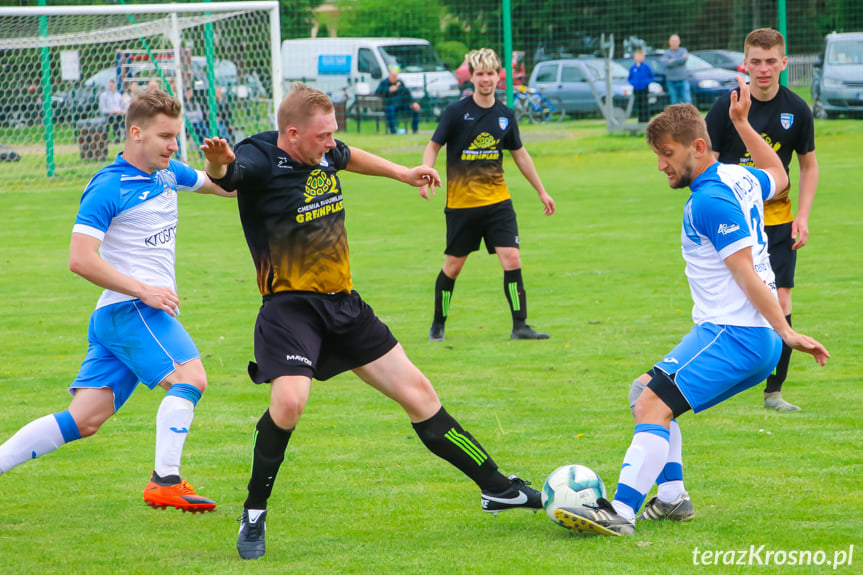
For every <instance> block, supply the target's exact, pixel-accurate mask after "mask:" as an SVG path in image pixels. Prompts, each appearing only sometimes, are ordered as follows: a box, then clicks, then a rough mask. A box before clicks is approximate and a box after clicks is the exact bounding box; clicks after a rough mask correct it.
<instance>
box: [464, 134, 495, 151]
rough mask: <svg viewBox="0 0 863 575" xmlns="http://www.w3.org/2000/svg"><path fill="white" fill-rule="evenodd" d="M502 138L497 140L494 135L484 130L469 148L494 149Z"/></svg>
mask: <svg viewBox="0 0 863 575" xmlns="http://www.w3.org/2000/svg"><path fill="white" fill-rule="evenodd" d="M498 143H500V140H495V139H494V136H492V135H491V134H489V133H488V132H483V133H481V134H480V135H478V136H477V137H476V138H474V139H473V143H472V144H471V145H470V146H469V147H468V150H494V149H496V148H497V145H498Z"/></svg>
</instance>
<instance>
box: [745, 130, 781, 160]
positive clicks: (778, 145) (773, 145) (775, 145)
mask: <svg viewBox="0 0 863 575" xmlns="http://www.w3.org/2000/svg"><path fill="white" fill-rule="evenodd" d="M761 137H762V138H764V141H765V142H767V145H768V146H770V147H771V148H773V151H774V152H777V153H778V152H779V148H781V147H782V142H774V141H773V140H772V139H771V138H770V136H768V135H767V134H765V133H763V132H762V133H761ZM738 164H740V165H741V166H755V160H753V159H752V155H751V154H750V153H749V150H746V154H745V155H744V156H743V157H742V158H740V161H739V162H738Z"/></svg>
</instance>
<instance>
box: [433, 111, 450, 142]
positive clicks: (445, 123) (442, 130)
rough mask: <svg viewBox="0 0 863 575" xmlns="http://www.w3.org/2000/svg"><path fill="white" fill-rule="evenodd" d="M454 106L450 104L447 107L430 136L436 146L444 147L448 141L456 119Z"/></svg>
mask: <svg viewBox="0 0 863 575" xmlns="http://www.w3.org/2000/svg"><path fill="white" fill-rule="evenodd" d="M455 108H456V105H455V104H450V105H449V106H447V108H446V110H444V112H443V115H442V116H441V118H440V121H439V122H438V125H437V128H435V131H434V134H432V138H431V139H432V142H434V143H435V144H438V145H440V146H445V145H446V143H447V140H449V136H450V132H451V131H452V126H453V123H454V122H455V117H456V110H455Z"/></svg>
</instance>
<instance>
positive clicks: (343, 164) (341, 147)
mask: <svg viewBox="0 0 863 575" xmlns="http://www.w3.org/2000/svg"><path fill="white" fill-rule="evenodd" d="M327 155H328V156H329V157H330V159H331V160H332V163H333V167H335V168H336V169H337V170H344V169H345V168H347V167H348V164H349V163H350V161H351V149H350V148H349V147H348V145H347V144H345V143H344V142H342V141H341V140H336V147H335V148H333V149H332V150H330V151H329V152H327Z"/></svg>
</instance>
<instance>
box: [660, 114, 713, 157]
mask: <svg viewBox="0 0 863 575" xmlns="http://www.w3.org/2000/svg"><path fill="white" fill-rule="evenodd" d="M646 136H647V143H648V144H650V147H651V148H656V147H657V146H658V145H659V142H660V140H662V139H663V138H665V137H666V136H670V137H671V139H672V140H674V141H675V142H677V143H678V144H683V145H684V146H688V145H690V144H692V142H694V141H695V140H697V139H702V140H704V141H705V142H707V150H708V151H710V150H711V149H712V147H711V145H710V136H709V135H708V134H707V124H705V123H704V118H703V117H702V116H701V112H699V111H698V108H696V107H695V106H693V105H692V104H673V105H671V106H667V107H666V108H665V110H663V111H662V113H660V114H659V115H657V116H655V117H654V118H653V119H652V120H650V123H649V124H647V130H646Z"/></svg>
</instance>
